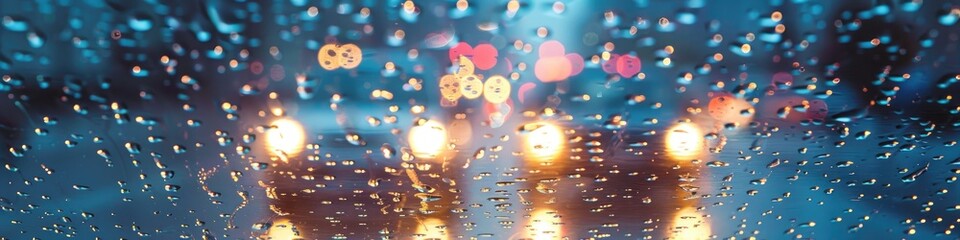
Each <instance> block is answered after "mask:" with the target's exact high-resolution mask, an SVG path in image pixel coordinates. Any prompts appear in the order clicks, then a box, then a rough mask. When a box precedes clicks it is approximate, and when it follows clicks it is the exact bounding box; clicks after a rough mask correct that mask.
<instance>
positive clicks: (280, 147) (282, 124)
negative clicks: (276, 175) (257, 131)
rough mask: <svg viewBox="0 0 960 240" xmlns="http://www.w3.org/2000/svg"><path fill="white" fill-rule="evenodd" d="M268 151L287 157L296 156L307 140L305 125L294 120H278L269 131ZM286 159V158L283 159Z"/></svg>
mask: <svg viewBox="0 0 960 240" xmlns="http://www.w3.org/2000/svg"><path fill="white" fill-rule="evenodd" d="M266 135H267V149H269V150H270V151H271V152H276V153H278V155H282V156H285V157H292V156H296V155H297V154H299V153H300V151H302V150H303V146H304V143H305V141H306V140H307V135H306V132H305V131H304V130H303V125H300V123H299V122H297V121H296V120H292V119H286V118H284V119H277V120H276V121H273V122H272V123H270V128H269V129H267V132H266ZM281 159H286V158H281Z"/></svg>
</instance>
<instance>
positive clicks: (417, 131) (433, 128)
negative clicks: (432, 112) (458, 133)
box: [407, 120, 447, 158]
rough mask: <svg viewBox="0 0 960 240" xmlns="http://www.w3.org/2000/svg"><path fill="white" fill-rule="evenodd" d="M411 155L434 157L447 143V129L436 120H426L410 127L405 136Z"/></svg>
mask: <svg viewBox="0 0 960 240" xmlns="http://www.w3.org/2000/svg"><path fill="white" fill-rule="evenodd" d="M407 141H408V142H409V143H410V149H411V150H413V155H414V156H416V157H420V158H436V157H437V156H439V155H440V154H441V153H442V152H443V148H444V146H445V145H446V144H447V129H446V128H445V127H444V126H443V124H440V123H439V122H436V121H432V120H429V121H426V122H424V123H423V124H420V125H419V126H414V127H412V128H410V134H409V135H408V136H407Z"/></svg>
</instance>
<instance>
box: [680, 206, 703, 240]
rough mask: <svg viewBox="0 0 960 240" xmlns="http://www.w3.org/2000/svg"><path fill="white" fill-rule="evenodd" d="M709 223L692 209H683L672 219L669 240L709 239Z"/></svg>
mask: <svg viewBox="0 0 960 240" xmlns="http://www.w3.org/2000/svg"><path fill="white" fill-rule="evenodd" d="M711 234H712V233H711V231H710V223H709V222H707V221H706V220H705V219H704V217H703V216H702V214H700V213H698V212H697V210H696V209H695V208H693V207H684V208H682V209H680V211H677V214H676V215H675V216H674V218H673V223H672V227H671V231H670V239H710V235H711Z"/></svg>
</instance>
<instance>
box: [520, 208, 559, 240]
mask: <svg viewBox="0 0 960 240" xmlns="http://www.w3.org/2000/svg"><path fill="white" fill-rule="evenodd" d="M561 226H562V225H561V223H560V216H558V215H557V212H556V211H554V210H552V209H537V210H534V211H533V213H531V214H530V220H529V222H527V236H526V237H527V238H529V239H534V240H552V239H561V236H562V235H563V232H562V228H560V227H561Z"/></svg>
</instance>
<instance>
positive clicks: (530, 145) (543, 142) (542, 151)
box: [524, 123, 564, 160]
mask: <svg viewBox="0 0 960 240" xmlns="http://www.w3.org/2000/svg"><path fill="white" fill-rule="evenodd" d="M524 128H526V130H529V131H530V132H529V133H527V135H526V138H525V140H526V141H525V145H524V149H525V151H524V152H525V153H526V154H525V155H527V156H528V157H530V158H532V159H536V160H553V158H555V157H556V156H557V155H559V154H560V151H561V150H563V148H564V136H563V130H562V129H560V127H557V126H556V125H553V124H550V123H532V124H528V125H526V126H524Z"/></svg>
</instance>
